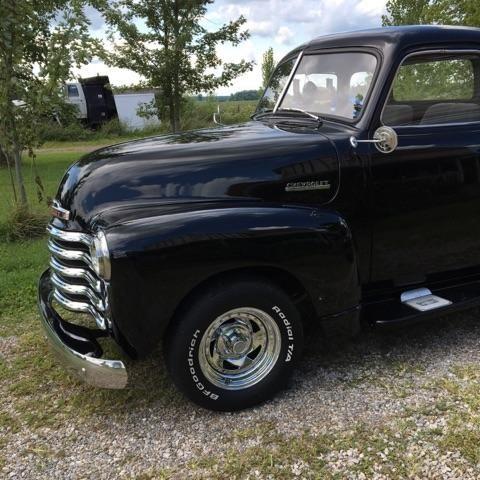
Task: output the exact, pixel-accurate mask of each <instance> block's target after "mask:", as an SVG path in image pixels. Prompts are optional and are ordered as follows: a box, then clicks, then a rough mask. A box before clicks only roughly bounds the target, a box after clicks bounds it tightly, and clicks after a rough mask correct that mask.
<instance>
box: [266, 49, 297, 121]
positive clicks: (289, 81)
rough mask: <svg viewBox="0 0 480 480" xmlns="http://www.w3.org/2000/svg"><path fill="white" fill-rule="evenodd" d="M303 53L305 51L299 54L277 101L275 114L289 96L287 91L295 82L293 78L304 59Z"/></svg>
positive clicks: (274, 109)
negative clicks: (286, 96)
mask: <svg viewBox="0 0 480 480" xmlns="http://www.w3.org/2000/svg"><path fill="white" fill-rule="evenodd" d="M303 52H304V50H302V51H301V52H300V53H299V54H298V57H297V60H296V61H295V64H294V65H293V68H292V71H291V73H290V75H289V77H288V80H287V83H286V84H285V86H284V87H283V90H282V93H281V94H280V97H278V100H277V103H276V104H275V107H274V108H273V113H275V112H276V111H277V110H278V107H279V106H280V104H281V103H282V102H283V98H284V97H285V95H286V94H287V91H288V89H289V87H290V84H291V83H292V80H293V77H294V75H295V72H296V71H297V68H298V64H299V63H300V60H301V59H302V57H303Z"/></svg>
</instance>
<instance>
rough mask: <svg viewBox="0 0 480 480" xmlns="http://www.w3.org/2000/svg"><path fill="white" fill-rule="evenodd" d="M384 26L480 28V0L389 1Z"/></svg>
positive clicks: (383, 19) (383, 21)
mask: <svg viewBox="0 0 480 480" xmlns="http://www.w3.org/2000/svg"><path fill="white" fill-rule="evenodd" d="M386 8H387V14H386V15H384V16H383V17H382V23H383V25H384V26H390V25H418V24H444V25H467V26H473V27H478V26H480V2H479V1H478V0H389V1H388V2H387V5H386Z"/></svg>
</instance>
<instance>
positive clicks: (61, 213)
mask: <svg viewBox="0 0 480 480" xmlns="http://www.w3.org/2000/svg"><path fill="white" fill-rule="evenodd" d="M52 214H53V216H54V217H58V218H61V219H62V220H70V212H69V211H68V210H66V209H65V208H63V207H62V206H61V205H60V202H59V201H58V200H54V201H53V202H52Z"/></svg>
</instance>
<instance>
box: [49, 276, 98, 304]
mask: <svg viewBox="0 0 480 480" xmlns="http://www.w3.org/2000/svg"><path fill="white" fill-rule="evenodd" d="M51 280H52V283H53V284H54V285H55V286H56V287H57V288H58V289H59V290H61V291H62V292H65V293H67V294H68V293H70V294H71V295H80V296H85V297H87V298H88V300H90V303H92V304H93V306H94V307H95V308H96V309H97V310H100V311H101V312H104V311H105V304H104V303H103V300H101V299H100V298H99V297H97V295H95V293H93V291H92V290H90V288H88V287H87V286H85V285H75V284H72V283H68V282H66V281H65V280H62V279H61V278H60V277H59V276H58V275H57V274H56V273H54V274H52V277H51Z"/></svg>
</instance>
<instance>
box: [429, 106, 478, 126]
mask: <svg viewBox="0 0 480 480" xmlns="http://www.w3.org/2000/svg"><path fill="white" fill-rule="evenodd" d="M463 122H480V106H479V105H477V104H475V103H437V104H435V105H432V106H431V107H430V108H428V110H427V111H426V112H425V115H424V116H423V118H422V120H421V121H420V125H435V124H437V125H438V124H445V123H463Z"/></svg>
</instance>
